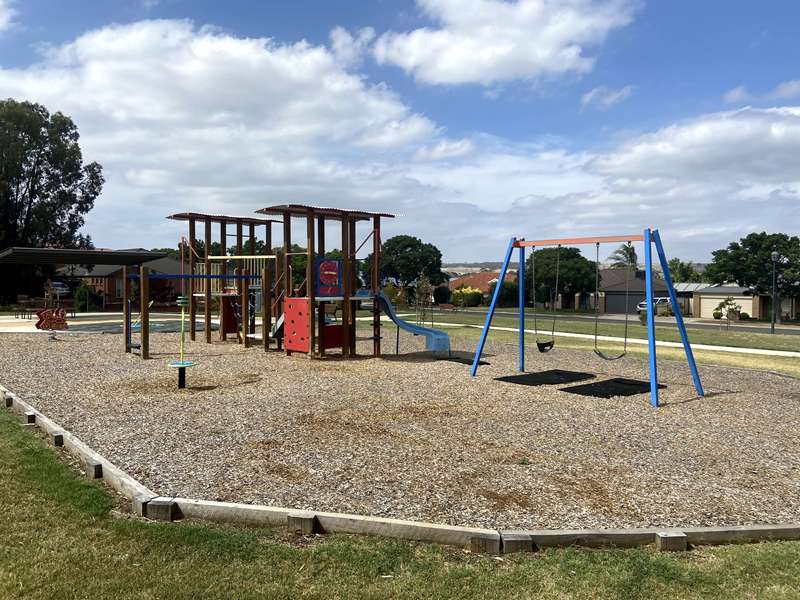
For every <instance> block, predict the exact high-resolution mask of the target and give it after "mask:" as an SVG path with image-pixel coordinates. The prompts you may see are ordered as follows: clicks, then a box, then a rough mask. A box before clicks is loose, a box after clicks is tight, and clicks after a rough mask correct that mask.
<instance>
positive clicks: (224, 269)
mask: <svg viewBox="0 0 800 600" xmlns="http://www.w3.org/2000/svg"><path fill="white" fill-rule="evenodd" d="M219 245H220V246H221V248H220V254H221V255H223V256H225V255H227V254H228V223H227V222H226V221H225V219H222V220H221V221H220V222H219ZM208 273H209V271H206V274H208ZM219 274H220V275H227V274H228V261H227V260H221V261H219ZM227 282H228V280H227V279H220V289H221V290H222V291H223V292H225V288H226V287H227V286H226V284H227ZM236 283H237V290H239V291H241V290H240V289H239V288H238V283H239V282H238V281H237V282H236ZM206 285H207V286H208V285H211V280H209V281H208V282H207V284H206ZM224 303H225V298H224V297H223V296H220V298H219V339H220V340H221V341H223V342H224V341H225V340H227V339H228V334H226V333H225V330H226V329H227V328H228V327H227V326H228V323H227V321H226V319H225V309H224V307H223V304H224Z"/></svg>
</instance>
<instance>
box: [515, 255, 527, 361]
mask: <svg viewBox="0 0 800 600" xmlns="http://www.w3.org/2000/svg"><path fill="white" fill-rule="evenodd" d="M517 284H518V285H519V371H520V373H522V372H524V371H525V246H520V247H519V270H518V271H517Z"/></svg>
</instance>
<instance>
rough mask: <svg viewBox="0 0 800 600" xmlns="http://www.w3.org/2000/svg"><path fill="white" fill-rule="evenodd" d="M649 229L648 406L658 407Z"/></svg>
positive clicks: (646, 263)
mask: <svg viewBox="0 0 800 600" xmlns="http://www.w3.org/2000/svg"><path fill="white" fill-rule="evenodd" d="M651 244H652V236H651V232H650V229H645V230H644V281H645V291H646V293H647V347H648V351H649V352H648V358H649V361H650V404H652V405H653V407H658V361H657V360H656V322H655V314H654V311H653V308H654V306H653V249H652V248H651ZM626 308H627V307H626Z"/></svg>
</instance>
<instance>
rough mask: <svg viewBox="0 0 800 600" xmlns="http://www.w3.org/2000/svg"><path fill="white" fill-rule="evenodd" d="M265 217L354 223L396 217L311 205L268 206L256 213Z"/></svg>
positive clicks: (388, 214) (381, 213)
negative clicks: (274, 216) (313, 218)
mask: <svg viewBox="0 0 800 600" xmlns="http://www.w3.org/2000/svg"><path fill="white" fill-rule="evenodd" d="M256 212H257V213H261V214H263V215H287V214H288V215H289V216H290V217H304V216H306V215H308V214H309V213H313V214H314V215H315V216H317V217H326V218H329V219H334V220H338V221H341V220H342V219H344V218H345V217H347V218H349V219H351V220H354V221H363V220H366V219H371V218H372V217H387V218H389V219H393V218H394V217H395V215H393V214H390V213H383V212H370V211H366V210H360V209H353V208H336V207H332V206H312V205H310V204H278V205H276V206H267V207H265V208H261V209H259V210H257V211H256Z"/></svg>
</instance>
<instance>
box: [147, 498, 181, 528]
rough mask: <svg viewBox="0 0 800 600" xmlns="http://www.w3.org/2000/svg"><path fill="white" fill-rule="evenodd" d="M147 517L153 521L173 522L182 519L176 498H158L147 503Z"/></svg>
mask: <svg viewBox="0 0 800 600" xmlns="http://www.w3.org/2000/svg"><path fill="white" fill-rule="evenodd" d="M146 516H147V518H148V519H152V520H153V521H168V522H172V521H175V520H177V519H180V509H179V507H178V503H177V502H175V499H174V498H164V497H162V496H156V497H155V498H151V499H150V500H149V501H148V502H147V510H146Z"/></svg>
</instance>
